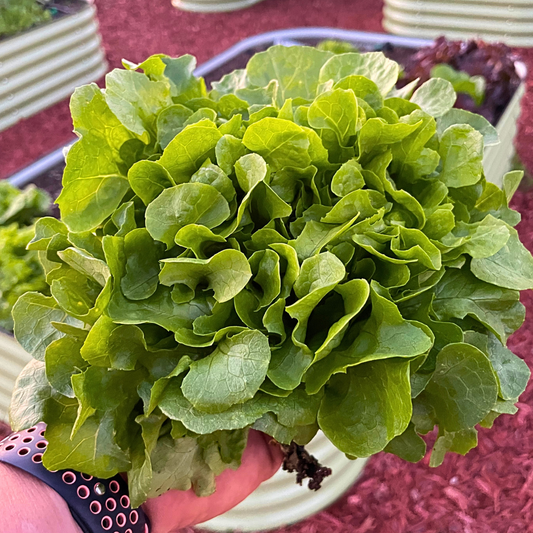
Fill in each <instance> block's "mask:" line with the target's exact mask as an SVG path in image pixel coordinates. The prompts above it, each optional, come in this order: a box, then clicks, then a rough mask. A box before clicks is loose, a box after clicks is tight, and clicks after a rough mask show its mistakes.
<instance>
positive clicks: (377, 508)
mask: <svg viewBox="0 0 533 533" xmlns="http://www.w3.org/2000/svg"><path fill="white" fill-rule="evenodd" d="M96 5H97V7H98V9H99V17H100V24H101V31H102V36H103V40H104V44H105V47H106V51H107V55H108V60H109V62H110V65H111V66H113V67H115V66H118V65H119V63H120V59H121V58H123V57H126V58H128V59H130V60H133V61H139V60H142V59H143V58H145V57H147V56H148V55H150V54H153V53H156V52H164V53H167V54H170V55H179V54H183V53H192V54H194V55H196V56H197V57H198V60H199V62H202V61H205V60H206V59H208V58H209V57H212V56H213V55H215V54H217V53H219V52H221V51H223V50H224V49H226V48H228V47H229V46H231V45H232V44H234V43H236V42H238V41H239V40H241V39H243V38H245V37H248V36H250V35H254V34H257V33H261V32H264V31H269V30H273V29H278V28H288V27H294V26H319V25H320V26H332V27H342V28H348V29H358V30H368V31H380V29H381V9H382V2H381V1H380V0H264V2H263V3H261V4H258V5H256V6H254V7H253V8H250V9H247V10H244V11H241V12H237V13H230V14H218V15H200V14H194V13H183V12H179V11H177V10H175V9H173V8H172V7H171V6H170V0H152V1H151V2H147V1H146V0H114V1H109V0H107V1H106V0H96ZM527 56H529V58H528V57H527ZM526 59H527V62H528V64H529V65H530V71H531V72H532V75H531V76H530V79H529V81H528V91H527V94H526V97H525V98H524V100H523V104H522V116H521V119H520V131H519V135H518V138H517V145H518V146H517V148H518V152H519V154H520V156H521V157H522V160H523V161H524V163H525V164H526V166H527V167H528V168H529V169H530V171H532V170H533V150H531V149H530V146H531V145H532V144H533V49H532V50H530V51H529V52H528V53H526ZM70 131H71V124H70V118H69V112H68V104H67V103H66V102H62V103H60V104H58V105H56V106H54V107H52V108H50V109H48V110H46V111H44V112H42V113H41V114H39V115H37V116H35V117H32V118H30V119H28V120H26V121H23V122H21V123H19V124H17V125H16V126H15V127H13V128H11V129H9V130H8V131H5V132H2V133H0V178H1V177H6V176H9V175H10V174H11V173H13V172H14V171H16V170H17V169H19V168H21V167H23V166H25V165H27V164H29V163H31V162H32V161H33V160H35V159H36V158H38V157H40V156H42V155H44V154H46V153H48V152H49V151H51V150H53V149H54V148H56V147H58V146H59V145H61V144H63V143H64V142H66V141H68V140H69V139H70V138H71V135H72V134H71V133H70ZM515 204H516V208H518V209H519V210H520V211H521V212H522V216H523V222H522V223H521V224H520V227H519V230H520V234H521V237H522V239H523V241H524V242H525V243H526V245H527V246H528V248H529V249H530V250H532V249H533V191H530V192H527V193H519V194H518V195H517V198H516V201H515ZM523 302H524V304H525V305H526V307H527V309H528V319H527V320H526V323H525V324H524V326H523V328H522V329H521V330H520V331H519V332H518V333H517V334H515V335H514V336H513V337H512V339H511V341H510V347H511V348H512V349H513V350H514V351H516V353H518V354H519V355H520V356H521V357H523V358H524V359H525V360H526V361H527V362H528V364H529V365H530V366H531V367H533V353H532V350H531V349H530V346H531V340H532V336H533V328H532V326H533V322H532V320H533V319H532V318H531V317H532V316H533V314H532V313H533V296H532V294H531V293H528V294H525V295H524V297H523ZM519 407H520V410H519V412H518V414H517V415H515V416H506V415H504V416H502V417H501V418H500V419H499V420H497V421H496V423H495V425H494V428H493V429H492V430H485V429H482V430H481V431H480V438H479V447H478V448H477V449H476V450H474V451H472V452H470V453H469V454H468V455H467V456H466V457H461V456H449V457H448V458H447V459H446V461H445V462H444V464H443V465H442V466H441V467H439V468H437V469H430V468H429V467H428V466H427V461H426V462H425V463H421V464H418V465H411V464H409V463H405V462H403V461H401V460H400V459H397V458H395V457H394V456H390V455H386V454H379V455H377V456H376V457H374V458H373V459H372V460H371V461H370V462H369V464H368V466H367V468H366V470H365V475H364V477H363V478H362V479H361V480H360V481H359V483H357V484H356V485H355V486H354V487H353V488H352V490H351V491H350V492H349V494H348V495H346V496H345V497H344V498H342V499H341V500H340V501H339V502H338V503H336V504H335V505H334V506H332V507H331V508H330V509H328V510H327V511H324V512H322V513H320V514H318V515H316V516H315V517H313V518H312V519H310V520H307V521H306V522H303V523H301V524H299V525H295V526H292V527H290V528H286V529H283V530H280V531H279V533H281V532H283V533H423V532H424V533H426V532H427V533H433V532H438V533H525V532H528V531H533V385H531V386H530V387H529V388H528V390H527V391H526V393H525V394H524V395H523V396H522V398H521V403H520V406H519ZM3 431H5V429H4V428H2V426H1V425H0V435H2V432H3ZM189 531H190V530H189ZM182 533H186V531H183V532H182Z"/></svg>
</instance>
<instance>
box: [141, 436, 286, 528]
mask: <svg viewBox="0 0 533 533" xmlns="http://www.w3.org/2000/svg"><path fill="white" fill-rule="evenodd" d="M282 460H283V453H282V451H281V449H280V447H279V445H277V444H276V443H274V442H273V441H272V439H271V438H270V437H267V436H265V435H263V434H262V433H259V432H257V431H250V436H249V438H248V446H247V447H246V450H245V451H244V454H243V457H242V464H241V466H240V467H239V469H238V470H226V471H225V472H223V473H222V474H221V475H220V476H218V477H217V489H216V492H215V493H214V494H212V495H211V496H207V497H203V498H200V497H198V496H196V495H195V494H194V492H193V491H192V490H188V491H178V490H171V491H169V492H166V493H165V494H162V495H161V496H159V497H158V498H155V499H152V500H149V501H148V502H146V504H145V505H144V510H145V511H146V513H147V514H148V517H149V519H150V522H151V524H152V528H151V531H152V533H171V532H176V531H178V529H180V528H183V527H186V526H190V525H194V524H199V523H201V522H205V521H206V520H209V519H211V518H214V517H215V516H218V515H220V514H222V513H224V512H226V511H228V510H229V509H231V508H232V507H235V505H237V504H238V503H240V502H241V501H242V500H244V499H245V498H246V497H247V496H248V495H249V494H251V493H252V492H253V491H254V490H255V489H256V488H257V487H258V486H259V485H260V484H261V483H262V482H263V481H266V480H267V479H269V478H270V477H272V476H273V475H274V474H275V473H276V472H277V471H278V470H279V467H280V465H281V462H282Z"/></svg>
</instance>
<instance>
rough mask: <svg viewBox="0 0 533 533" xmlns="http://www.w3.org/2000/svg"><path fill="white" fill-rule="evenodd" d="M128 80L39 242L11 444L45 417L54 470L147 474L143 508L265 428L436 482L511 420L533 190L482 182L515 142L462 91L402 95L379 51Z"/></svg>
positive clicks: (110, 96) (211, 470)
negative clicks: (528, 195)
mask: <svg viewBox="0 0 533 533" xmlns="http://www.w3.org/2000/svg"><path fill="white" fill-rule="evenodd" d="M125 65H126V70H115V71H113V72H111V73H110V74H108V76H107V80H106V89H105V90H103V91H102V90H100V89H99V88H98V87H97V86H96V85H94V84H93V85H88V86H85V87H82V88H79V89H78V90H77V91H76V92H75V94H74V96H73V97H72V100H71V110H72V116H73V120H74V127H75V130H76V132H77V133H78V135H79V137H80V139H79V141H78V142H77V143H76V144H74V146H73V147H72V148H71V150H70V151H69V153H68V157H67V166H66V170H65V174H64V178H63V191H62V193H61V195H60V197H59V199H58V204H59V207H60V210H61V221H59V220H55V219H52V218H43V219H41V220H39V221H38V223H37V226H36V235H35V238H34V239H33V240H32V242H31V243H30V245H29V249H30V250H37V251H38V253H39V256H40V257H41V258H42V260H43V266H44V268H45V271H46V275H47V281H48V283H49V284H50V292H51V296H49V297H46V296H43V295H41V294H37V293H27V294H25V295H24V296H22V297H21V298H20V299H19V301H18V302H17V304H16V306H15V308H14V312H13V314H14V318H15V334H16V337H17V339H18V340H19V342H20V343H21V344H22V346H23V347H24V348H25V349H26V350H27V351H28V352H30V353H32V354H33V356H34V358H35V359H34V360H33V361H32V362H31V363H30V364H29V365H28V366H27V367H26V369H25V370H24V371H23V373H22V374H21V376H20V378H19V380H18V384H17V387H16V390H15V393H14V397H13V402H12V406H11V423H12V424H13V426H14V427H15V428H16V429H20V428H24V427H28V426H31V425H32V424H34V423H36V422H37V421H39V420H44V421H46V422H47V424H48V428H47V431H46V438H47V439H48V441H49V446H48V449H47V451H46V453H45V455H44V458H43V461H44V464H45V466H46V467H48V468H50V469H63V468H74V469H77V470H81V471H84V472H86V473H88V474H93V475H97V476H104V477H105V476H112V475H114V474H115V473H117V472H119V471H127V473H128V480H129V484H130V494H131V497H132V501H133V503H134V505H139V504H140V503H142V502H143V501H144V500H145V499H146V498H147V497H149V496H155V495H157V494H161V493H162V492H164V491H166V490H168V489H171V488H176V489H188V488H190V487H191V486H192V487H194V489H195V491H196V492H197V493H198V494H202V495H205V494H210V493H211V492H213V491H214V490H215V481H214V480H215V475H217V474H219V473H220V472H221V471H222V470H223V469H224V468H228V467H230V468H234V467H236V466H237V465H238V464H239V461H240V456H241V453H242V450H243V448H244V445H245V442H246V435H247V431H248V430H249V428H255V429H259V430H261V431H264V432H266V433H268V434H269V435H272V436H273V437H274V438H275V439H277V440H278V441H279V442H281V443H290V442H291V441H295V442H296V443H298V444H305V443H307V442H309V440H310V439H311V438H312V437H313V436H314V435H315V433H316V432H317V430H318V429H319V428H320V429H322V431H324V433H325V434H326V435H327V437H328V438H329V439H330V440H331V441H332V442H333V443H334V444H335V445H336V446H337V447H338V448H339V450H341V451H343V452H344V453H346V454H348V455H349V456H350V457H367V456H370V455H372V454H375V453H377V452H379V451H382V450H385V451H386V452H390V453H394V454H397V455H399V456H400V457H403V458H405V459H407V460H409V461H418V460H420V459H422V457H423V456H424V454H425V451H426V445H425V443H424V440H422V438H421V437H420V434H425V433H427V432H429V431H431V430H432V429H433V428H434V427H435V426H438V428H439V436H438V439H437V441H436V444H435V446H434V447H433V451H432V454H431V464H432V465H438V464H440V463H441V462H442V460H443V457H444V454H445V453H446V452H447V451H453V452H458V453H466V452H467V451H468V450H469V449H470V448H472V447H473V446H475V445H476V435H477V433H476V426H477V425H479V424H480V425H484V426H490V425H491V424H492V422H493V420H494V419H495V418H496V417H497V416H499V414H501V413H514V412H515V411H516V407H515V403H516V401H517V399H518V397H519V395H520V394H521V392H522V391H523V390H524V388H525V386H526V383H527V381H528V378H529V371H528V368H527V366H526V365H525V363H524V362H523V361H522V360H521V359H519V358H518V357H516V356H515V355H514V354H512V353H511V352H510V351H509V350H508V349H507V348H506V341H507V339H508V337H509V335H510V334H511V333H512V332H513V331H515V330H516V329H517V328H518V327H519V326H520V325H521V323H522V321H523V319H524V308H523V306H522V305H521V304H520V301H519V291H520V290H524V289H529V288H532V287H533V258H532V257H531V256H530V254H529V252H528V251H527V250H526V249H525V248H524V246H523V245H522V244H521V243H520V240H519V238H518V234H517V232H516V230H515V229H514V226H515V225H516V224H517V223H518V221H519V219H520V215H519V214H518V213H516V212H515V211H513V210H512V209H510V208H509V200H510V199H511V197H512V195H513V193H514V192H515V190H516V188H517V186H518V183H519V181H520V178H521V173H520V172H511V173H509V174H507V175H506V176H505V177H504V178H503V189H500V188H498V187H497V186H496V185H494V184H492V183H489V182H487V181H486V180H485V177H484V174H483V166H482V157H483V149H484V146H487V145H490V144H494V143H496V142H498V135H497V132H496V130H495V129H494V128H493V127H492V126H491V125H490V124H489V123H488V122H487V121H486V120H485V119H483V118H482V117H479V116H477V115H474V114H472V113H469V112H466V111H463V110H458V109H453V105H454V102H455V98H456V95H455V91H454V90H453V87H452V85H451V84H450V82H448V81H446V80H444V79H438V78H437V79H431V80H429V81H428V82H426V83H424V84H423V85H422V86H421V87H420V88H419V89H418V90H416V91H415V92H414V94H413V95H412V97H411V98H410V99H409V100H408V99H406V98H404V97H403V96H402V95H403V94H405V93H404V92H402V90H401V89H400V90H397V89H395V85H396V82H397V79H398V73H399V67H398V65H397V64H396V63H395V62H393V61H391V60H388V59H387V58H386V57H385V56H384V55H383V54H381V53H368V54H358V53H348V54H340V55H334V54H332V53H331V52H327V51H322V50H317V49H316V48H306V47H288V48H285V47H283V46H274V47H272V48H270V49H269V50H267V51H266V52H262V53H259V54H257V55H256V56H254V57H253V58H252V59H251V60H250V62H249V63H248V65H247V68H246V69H245V70H237V71H235V72H232V73H231V74H228V75H227V76H224V77H223V78H222V79H221V80H220V81H219V82H216V83H213V87H212V90H211V91H209V92H208V91H207V90H206V87H205V83H204V81H203V80H202V79H201V78H196V77H194V75H193V71H194V68H195V60H194V58H193V57H191V56H183V57H180V58H178V59H172V58H169V57H167V56H164V55H157V56H152V57H150V58H148V59H147V60H146V61H145V62H143V63H141V64H140V65H133V64H131V63H125ZM36 398H39V401H36Z"/></svg>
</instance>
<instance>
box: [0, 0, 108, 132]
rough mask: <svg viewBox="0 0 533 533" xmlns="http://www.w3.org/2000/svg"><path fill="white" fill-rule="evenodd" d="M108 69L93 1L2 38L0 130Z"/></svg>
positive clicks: (0, 49)
mask: <svg viewBox="0 0 533 533" xmlns="http://www.w3.org/2000/svg"><path fill="white" fill-rule="evenodd" d="M106 71H107V62H106V60H105V56H104V52H103V50H102V46H101V39H100V35H99V33H98V23H97V21H96V9H95V7H94V6H92V5H87V6H86V7H84V8H83V9H82V10H81V11H79V12H78V13H75V14H72V15H67V16H65V17H63V18H60V19H58V20H55V21H51V22H49V23H46V24H43V25H41V26H38V27H36V28H35V29H31V30H28V31H26V32H24V33H22V34H20V35H16V36H14V37H11V38H9V39H6V40H3V41H0V131H2V130H5V129H6V128H8V127H10V126H12V125H13V124H15V123H16V122H18V121H19V120H21V119H23V118H27V117H29V116H31V115H33V114H35V113H37V112H39V111H41V110H42V109H44V108H46V107H49V106H51V105H53V104H55V103H57V102H59V101H61V100H63V99H64V98H66V97H68V96H69V95H70V94H71V93H72V92H73V91H74V89H75V88H76V87H77V86H79V85H83V84H84V83H89V82H91V81H95V80H97V79H98V78H100V77H101V76H103V75H104V74H105V72H106Z"/></svg>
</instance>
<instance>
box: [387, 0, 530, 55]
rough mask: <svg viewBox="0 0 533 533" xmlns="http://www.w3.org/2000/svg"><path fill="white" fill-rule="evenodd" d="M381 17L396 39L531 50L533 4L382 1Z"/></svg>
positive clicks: (519, 0)
mask: <svg viewBox="0 0 533 533" xmlns="http://www.w3.org/2000/svg"><path fill="white" fill-rule="evenodd" d="M383 15H384V16H383V27H384V28H385V29H386V30H387V31H390V32H391V33H395V34H397V35H405V36H416V37H424V38H435V37H438V36H440V35H445V36H446V37H448V38H450V39H468V38H472V37H479V38H482V39H484V40H486V41H503V42H505V43H507V44H509V45H511V46H533V0H507V1H506V2H501V1H499V0H488V1H485V0H385V6H384V9H383Z"/></svg>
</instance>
